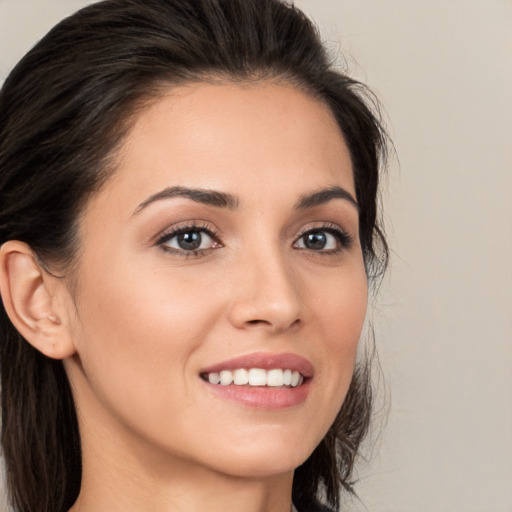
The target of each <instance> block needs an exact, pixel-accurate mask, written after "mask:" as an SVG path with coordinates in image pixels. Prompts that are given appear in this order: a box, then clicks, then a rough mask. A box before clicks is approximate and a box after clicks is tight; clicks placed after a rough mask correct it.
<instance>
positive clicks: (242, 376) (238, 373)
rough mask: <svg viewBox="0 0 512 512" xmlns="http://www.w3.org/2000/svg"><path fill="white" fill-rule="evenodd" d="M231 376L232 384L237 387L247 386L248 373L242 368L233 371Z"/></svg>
mask: <svg viewBox="0 0 512 512" xmlns="http://www.w3.org/2000/svg"><path fill="white" fill-rule="evenodd" d="M233 375H234V378H233V382H234V383H235V384H236V385H237V386H245V385H246V384H249V372H248V371H247V370H244V369H243V368H241V369H240V370H235V371H234V372H233Z"/></svg>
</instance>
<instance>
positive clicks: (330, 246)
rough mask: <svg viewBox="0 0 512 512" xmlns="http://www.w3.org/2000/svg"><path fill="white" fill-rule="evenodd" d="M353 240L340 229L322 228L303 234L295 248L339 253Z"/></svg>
mask: <svg viewBox="0 0 512 512" xmlns="http://www.w3.org/2000/svg"><path fill="white" fill-rule="evenodd" d="M350 242H351V238H350V236H349V235H348V234H346V233H345V232H343V231H342V230H341V229H339V228H334V227H321V228H316V229H310V230H308V231H306V232H305V233H303V234H302V235H301V236H300V237H299V239H298V240H297V242H295V245H294V246H295V247H296V248H297V249H308V250H310V251H317V252H328V253H333V252H337V251H339V250H341V249H343V248H345V247H348V246H349V245H350Z"/></svg>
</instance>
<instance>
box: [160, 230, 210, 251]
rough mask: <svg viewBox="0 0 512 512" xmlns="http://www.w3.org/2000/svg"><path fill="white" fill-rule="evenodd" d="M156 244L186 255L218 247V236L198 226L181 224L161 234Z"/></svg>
mask: <svg viewBox="0 0 512 512" xmlns="http://www.w3.org/2000/svg"><path fill="white" fill-rule="evenodd" d="M157 244H158V245H160V246H162V247H163V248H164V249H166V250H171V251H172V252H176V253H186V255H190V254H192V255H194V254H197V253H200V252H201V251H205V250H208V249H213V248H215V247H220V243H219V242H218V238H217V237H216V236H215V235H214V234H213V233H212V232H211V231H210V230H208V229H206V228H202V227H198V226H183V227H180V228H177V229H174V230H172V231H170V232H169V233H166V234H165V235H163V236H162V237H161V238H160V239H159V240H158V241H157ZM187 253H188V254H187Z"/></svg>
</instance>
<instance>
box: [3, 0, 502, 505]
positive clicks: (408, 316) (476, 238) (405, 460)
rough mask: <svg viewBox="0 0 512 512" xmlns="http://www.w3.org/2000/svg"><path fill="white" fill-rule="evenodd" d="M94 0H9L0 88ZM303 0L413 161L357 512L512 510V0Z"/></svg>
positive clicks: (397, 218)
mask: <svg viewBox="0 0 512 512" xmlns="http://www.w3.org/2000/svg"><path fill="white" fill-rule="evenodd" d="M86 3H88V2H86V1H83V0H44V1H41V0H0V81H3V79H4V78H5V76H6V74H7V73H8V71H9V69H10V68H11V67H12V66H13V65H14V64H15V62H16V61H17V60H18V59H19V58H20V57H21V56H22V55H23V53H24V52H25V51H27V50H28V49H29V48H30V46H32V45H33V43H34V42H35V41H36V40H37V39H38V38H39V37H41V36H42V35H43V34H44V33H45V32H46V31H47V30H48V29H49V28H50V27H51V26H52V25H53V24H54V23H55V22H57V21H58V20H59V19H60V18H62V17H63V16H65V15H66V14H68V13H71V12H72V11H74V10H76V9H77V8H79V7H80V6H82V5H85V4H86ZM296 3H297V5H299V6H300V7H302V8H304V9H305V10H306V11H307V12H308V13H309V14H311V16H312V17H313V18H314V19H315V20H316V21H317V22H318V24H319V25H320V27H321V29H322V31H323V33H324V34H325V36H326V37H327V39H328V41H329V42H330V45H331V47H332V48H333V49H334V50H340V51H341V52H342V54H343V55H344V56H345V57H346V60H347V62H348V65H349V68H350V69H351V70H352V71H353V73H354V74H355V76H356V77H358V78H360V79H362V80H363V81H364V82H367V83H368V84H369V85H370V87H371V88H372V89H373V90H374V91H375V92H376V93H377V95H378V97H379V98H380V100H381V102H382V103H383V105H384V107H385V113H384V114H385V117H386V122H387V125H388V129H389V132H390V134H391V136H392V138H393V141H394V144H395V147H396V151H397V155H398V159H399V164H398V160H397V158H392V159H391V162H390V164H391V165H390V170H389V177H388V180H387V181H388V185H387V192H386V193H385V196H384V197H385V218H386V224H387V231H388V234H389V238H390V243H391V246H392V260H391V266H390V269H389V270H390V271H389V273H388V275H387V278H386V281H385V283H384V285H383V287H382V289H381V294H380V297H379V299H378V301H377V305H376V306H375V311H374V317H375V324H376V336H377V344H378V347H379V354H380V359H381V364H382V368H383V372H384V375H385V383H386V386H387V394H389V396H390V397H391V398H390V406H389V407H390V410H389V415H388V421H387V425H386V426H385V427H384V430H383V431H382V433H381V435H380V440H379V443H378V444H377V445H376V448H375V453H374V457H373V459H372V460H371V461H370V462H369V463H368V464H365V465H362V466H361V469H360V471H359V476H360V483H359V486H358V489H359V496H360V499H361V501H357V500H355V501H354V502H353V504H352V505H351V506H350V507H349V509H350V510H352V511H363V510H368V511H371V512H511V511H512V335H511V333H512V270H511V269H512V265H511V254H512V100H511V97H512V1H510V0H464V1H459V0H430V1H426V0H298V1H297V2H296ZM1 495H2V490H1V488H0V496H1ZM0 510H1V499H0Z"/></svg>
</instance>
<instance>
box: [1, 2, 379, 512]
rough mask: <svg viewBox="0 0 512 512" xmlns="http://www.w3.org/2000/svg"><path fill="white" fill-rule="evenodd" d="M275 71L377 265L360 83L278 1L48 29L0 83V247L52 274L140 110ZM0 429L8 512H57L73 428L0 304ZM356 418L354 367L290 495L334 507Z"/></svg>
mask: <svg viewBox="0 0 512 512" xmlns="http://www.w3.org/2000/svg"><path fill="white" fill-rule="evenodd" d="M263 79H267V80H268V79H270V80H282V81H285V82H288V83H290V84H292V85H294V86H296V87H299V88H301V89H302V90H304V91H306V92H307V93H308V94H310V95H312V96H314V97H316V98H319V99H320V100H321V101H323V102H324V103H325V104H326V105H327V106H328V107H329V108H330V109H331V111H332V113H333V114H334V116H335V118H336V120H337V122H338V124H339V127H340V129H341V131H342V133H343V135H344V137H345V140H346V142H347V145H348V147H349V150H350V155H351V158H352V164H353V170H354V180H355V188H356V195H357V201H358V203H359V205H360V219H359V220H360V239H361V245H362V249H363V254H364V260H365V264H366V269H367V274H368V276H369V277H370V278H375V277H376V276H378V275H379V274H381V272H382V271H383V270H384V268H385V266H386V263H387V246H386V242H385V239H384V237H383V234H382V231H381V228H380V227H379V222H378V184H379V172H380V168H381V167H382V161H383V157H384V156H385V150H386V139H385V136H384V132H383V130H382V128H381V125H380V122H379V119H378V117H377V116H376V114H375V109H374V108H372V105H373V103H372V102H371V101H369V98H371V96H369V95H368V94H367V93H366V92H365V88H364V87H363V86H362V85H360V84H359V83H358V82H356V81H355V80H353V79H351V78H349V77H348V76H347V75H346V74H344V73H342V72H339V71H337V70H336V68H335V66H334V65H333V64H332V62H331V60H330V58H329V56H328V54H327V53H326V51H325V49H324V47H323V46H322V43H321V41H320V38H319V35H318V32H317V30H316V28H315V26H314V25H313V24H312V23H311V21H310V20H309V19H308V18H307V17H306V16H305V15H304V14H303V13H302V12H301V11H300V10H298V9H297V8H295V7H293V6H292V5H290V4H288V3H286V2H284V1H280V0H107V1H103V2H99V3H96V4H93V5H90V6H88V7H86V8H84V9H82V10H81V11H79V12H78V13H76V14H75V15H73V16H71V17H69V18H67V19H65V20H64V21H62V22H61V23H59V24H58V25H57V26H56V27H55V28H54V29H52V30H51V31H50V32H49V33H48V35H47V36H46V37H44V38H43V39H42V40H41V41H40V42H39V43H38V44H37V45H36V46H35V47H34V48H33V49H32V50H31V51H30V52H29V53H28V54H27V55H26V56H25V57H24V58H23V59H22V60H21V61H20V62H19V63H18V65H17V66H16V67H15V68H14V70H13V71H12V72H11V74H10V75H9V77H8V78H7V80H6V81H5V84H4V86H3V88H2V91H1V92H0V244H1V243H4V242H5V241H7V240H21V241H23V242H26V243H27V244H29V245H30V246H31V248H32V249H33V250H34V252H35V253H36V254H37V257H38V258H39V259H40V261H41V262H42V263H43V264H45V265H47V267H48V268H49V269H52V271H54V270H55V269H58V271H59V272H62V273H63V274H65V273H66V271H67V270H69V269H70V268H71V267H72V264H73V261H74V256H75V251H76V248H77V240H76V232H77V230H76V222H77V217H78V214H79V212H80V211H81V209H82V208H83V207H84V205H85V203H86V202H87V200H88V198H89V197H90V196H91V194H93V193H95V192H96V191H98V190H99V189H100V187H101V185H102V184H103V183H104V181H105V179H108V176H109V173H111V172H115V171H113V170H112V169H111V166H110V161H111V157H112V156H113V155H114V154H115V150H116V148H117V147H118V146H119V144H120V143H121V142H122V140H123V135H124V134H125V133H126V131H127V130H128V128H129V127H130V121H131V120H132V119H133V117H134V115H135V114H136V113H137V111H138V110H139V109H140V108H143V106H144V105H145V104H147V102H148V101H151V100H152V99H155V98H156V97H158V95H159V94H161V93H162V91H163V90H164V89H169V87H173V86H176V85H178V84H182V83H190V82H197V81H208V80H225V81H235V82H236V81H257V80H263ZM0 371H1V392H2V396H1V399H2V401H1V407H2V435H1V443H2V449H3V456H4V458H5V463H6V473H7V485H8V490H9V496H10V500H11V502H12V504H13V507H14V510H16V511H20V512H21V511H23V512H36V511H37V512H65V511H67V510H68V509H69V508H70V507H71V506H72V505H73V503H74V501H75V500H76V498H77V496H78V493H79V490H80V479H81V454H80V437H79V430H78V423H77V418H76V412H75V407H74V402H73V396H72V393H71V390H70V387H69V383H68V380H67V377H66V374H65V372H64V369H63V365H62V362H61V361H57V360H52V359H49V358H47V357H45V356H43V355H42V354H40V353H39V352H38V351H37V350H35V349H34V348H32V347H31V345H29V344H28V343H27V342H26V341H25V340H24V339H23V338H22V337H21V336H20V334H19V333H18V332H17V331H16V330H15V328H14V327H13V325H12V324H11V322H10V320H9V318H8V317H7V314H6V312H5V309H4V308H3V307H2V308H1V310H0ZM370 412H371V388H370V384H369V369H368V364H367V363H362V364H360V365H358V367H357V368H356V371H355V374H354V377H353V380H352V383H351V386H350V388H349V391H348V395H347V397H346V399H345V402H344V404H343V407H342V409H341V411H340V413H339V414H338V416H337V418H336V420H335V422H334V424H333V425H332V427H331V429H330V430H329V432H328V433H327V435H326V436H325V439H324V440H323V441H322V442H321V443H320V445H319V446H318V447H317V448H316V449H315V451H314V452H313V454H312V455H311V456H310V457H309V458H308V459H307V461H306V462H305V463H304V464H303V465H302V466H300V467H299V468H297V469H296V471H295V478H294V484H293V500H294V503H295V504H296V506H297V507H298V508H299V510H301V512H307V511H308V510H309V509H310V507H312V506H313V504H314V503H316V502H317V501H318V500H320V496H323V497H324V498H323V500H324V502H325V503H327V504H330V505H332V506H333V507H334V508H338V506H339V496H340V491H341V490H342V489H345V490H347V491H352V482H351V474H352V468H353V465H354V460H355V457H356V455H357V452H358V448H359V446H360V443H361V440H362V439H363V437H364V435H365V434H366V432H367V429H368V424H369V419H370Z"/></svg>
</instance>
